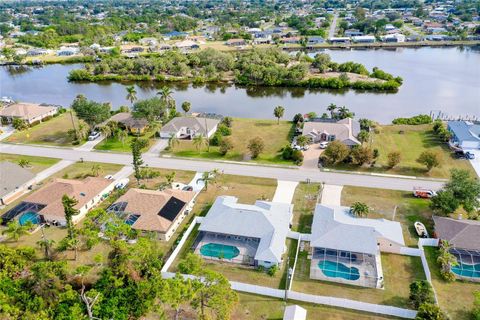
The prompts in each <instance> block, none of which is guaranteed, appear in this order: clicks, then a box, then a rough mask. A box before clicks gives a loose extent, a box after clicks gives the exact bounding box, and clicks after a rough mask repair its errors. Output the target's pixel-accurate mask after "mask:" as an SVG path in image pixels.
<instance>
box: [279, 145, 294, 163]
mask: <svg viewBox="0 0 480 320" xmlns="http://www.w3.org/2000/svg"><path fill="white" fill-rule="evenodd" d="M292 154H293V148H292V147H291V146H290V145H286V146H285V147H284V148H283V150H282V158H283V159H284V160H291V159H292Z"/></svg>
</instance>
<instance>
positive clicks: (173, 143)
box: [168, 134, 180, 151]
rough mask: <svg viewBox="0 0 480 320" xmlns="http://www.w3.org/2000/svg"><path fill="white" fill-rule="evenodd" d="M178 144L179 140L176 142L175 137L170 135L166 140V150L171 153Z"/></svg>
mask: <svg viewBox="0 0 480 320" xmlns="http://www.w3.org/2000/svg"><path fill="white" fill-rule="evenodd" d="M179 144H180V140H178V138H177V136H176V135H174V134H172V135H171V136H170V138H169V139H168V148H169V149H170V150H171V151H173V149H174V148H175V146H178V145H179Z"/></svg>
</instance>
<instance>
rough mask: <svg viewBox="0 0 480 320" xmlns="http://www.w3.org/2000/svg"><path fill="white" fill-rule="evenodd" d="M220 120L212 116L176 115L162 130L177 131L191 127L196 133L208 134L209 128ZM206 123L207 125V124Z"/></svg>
mask: <svg viewBox="0 0 480 320" xmlns="http://www.w3.org/2000/svg"><path fill="white" fill-rule="evenodd" d="M219 122H220V121H219V120H217V119H211V118H199V117H176V118H173V119H172V120H170V121H169V122H168V123H167V124H166V125H164V126H163V127H162V129H161V130H160V131H161V132H168V133H177V132H178V131H179V130H180V129H181V128H184V127H186V128H190V129H191V130H194V131H195V132H196V133H199V134H203V135H205V136H206V135H207V134H208V132H207V130H206V129H207V128H206V126H208V130H209V131H210V130H212V129H213V128H214V127H215V126H216V125H218V123H219ZM205 124H206V126H205Z"/></svg>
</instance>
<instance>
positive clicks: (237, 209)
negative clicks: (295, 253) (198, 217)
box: [199, 196, 293, 263]
mask: <svg viewBox="0 0 480 320" xmlns="http://www.w3.org/2000/svg"><path fill="white" fill-rule="evenodd" d="M237 201H238V198H236V197H232V196H221V197H218V198H217V199H216V200H215V202H214V204H213V206H212V207H211V208H210V210H209V211H208V213H207V215H206V216H205V217H204V218H203V220H202V223H201V225H200V228H199V230H200V231H206V232H214V233H223V234H230V235H237V236H243V237H251V238H257V239H260V242H259V245H258V248H257V252H256V253H255V259H256V260H261V261H269V262H276V263H279V262H281V260H282V255H283V253H284V250H285V240H286V237H287V234H288V231H289V226H290V221H291V218H292V210H293V205H291V204H288V203H278V202H266V201H257V202H255V204H254V205H249V204H240V203H238V202H237Z"/></svg>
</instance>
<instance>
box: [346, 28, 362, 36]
mask: <svg viewBox="0 0 480 320" xmlns="http://www.w3.org/2000/svg"><path fill="white" fill-rule="evenodd" d="M344 34H345V37H358V36H363V32H361V31H360V30H358V29H348V30H345V33H344Z"/></svg>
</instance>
